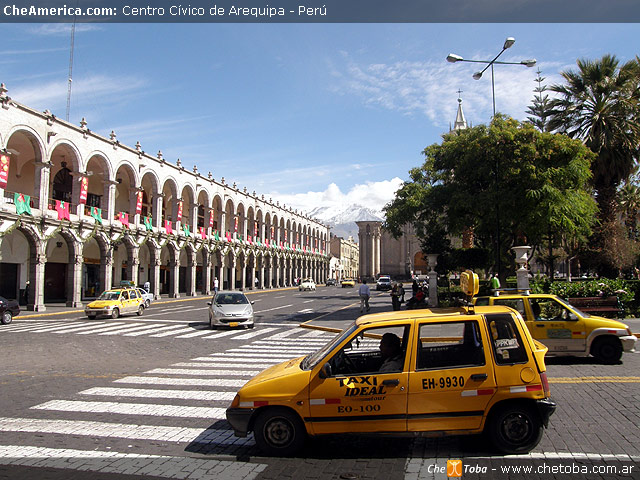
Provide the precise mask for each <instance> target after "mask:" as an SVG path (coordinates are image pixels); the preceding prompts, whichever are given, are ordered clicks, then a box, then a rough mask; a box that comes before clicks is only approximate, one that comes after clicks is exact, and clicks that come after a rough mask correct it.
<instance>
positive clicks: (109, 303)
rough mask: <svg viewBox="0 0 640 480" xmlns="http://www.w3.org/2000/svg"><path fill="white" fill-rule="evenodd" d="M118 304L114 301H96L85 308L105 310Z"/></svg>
mask: <svg viewBox="0 0 640 480" xmlns="http://www.w3.org/2000/svg"><path fill="white" fill-rule="evenodd" d="M119 303H120V302H117V301H114V300H96V301H94V302H91V303H90V304H89V305H87V308H106V307H112V306H114V305H118V304H119Z"/></svg>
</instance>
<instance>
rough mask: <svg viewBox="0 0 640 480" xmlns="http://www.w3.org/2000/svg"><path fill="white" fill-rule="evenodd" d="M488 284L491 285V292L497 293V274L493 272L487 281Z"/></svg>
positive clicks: (498, 286) (498, 281) (498, 283)
mask: <svg viewBox="0 0 640 480" xmlns="http://www.w3.org/2000/svg"><path fill="white" fill-rule="evenodd" d="M489 285H490V286H491V290H493V293H495V294H496V295H498V294H499V293H500V292H499V289H500V279H499V278H498V274H497V273H494V274H493V276H492V277H491V280H490V281H489Z"/></svg>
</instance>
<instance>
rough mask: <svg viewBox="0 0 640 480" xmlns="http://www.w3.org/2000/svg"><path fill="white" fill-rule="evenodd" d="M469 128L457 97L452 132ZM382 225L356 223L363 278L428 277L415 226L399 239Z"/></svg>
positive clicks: (405, 230)
mask: <svg viewBox="0 0 640 480" xmlns="http://www.w3.org/2000/svg"><path fill="white" fill-rule="evenodd" d="M459 93H460V92H459ZM466 128H467V121H466V119H465V117H464V112H463V111H462V99H461V98H458V111H457V114H456V121H455V123H454V125H453V128H451V127H450V128H449V131H457V130H464V129H466ZM382 223H383V222H381V221H379V220H366V221H360V222H356V224H357V225H358V239H359V244H360V269H359V274H360V277H363V278H368V279H371V278H376V277H377V276H378V275H380V274H386V275H391V276H392V277H396V278H398V277H400V278H402V277H405V278H409V277H411V276H412V275H421V274H426V273H427V271H428V269H427V262H426V260H425V258H424V256H423V254H422V249H421V247H420V241H419V239H418V237H416V234H415V231H414V228H413V225H405V226H404V228H403V233H402V236H400V237H399V238H397V239H396V238H393V237H392V236H391V234H390V233H389V232H387V231H385V230H384V229H383V228H382ZM466 238H471V239H473V232H472V231H470V232H468V234H467V235H466ZM471 241H472V240H471ZM470 246H471V245H470Z"/></svg>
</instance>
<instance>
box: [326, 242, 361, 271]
mask: <svg viewBox="0 0 640 480" xmlns="http://www.w3.org/2000/svg"><path fill="white" fill-rule="evenodd" d="M329 245H330V247H329V252H330V254H331V255H333V256H334V257H336V258H337V259H338V262H337V263H336V264H334V267H335V270H333V271H332V272H331V273H332V277H333V278H335V279H336V280H338V281H339V280H341V279H343V278H355V277H357V276H358V272H359V264H360V249H359V247H358V244H357V243H356V242H355V241H354V239H353V237H349V238H347V239H344V238H342V237H336V236H332V237H331V241H330V242H329ZM329 268H331V263H329Z"/></svg>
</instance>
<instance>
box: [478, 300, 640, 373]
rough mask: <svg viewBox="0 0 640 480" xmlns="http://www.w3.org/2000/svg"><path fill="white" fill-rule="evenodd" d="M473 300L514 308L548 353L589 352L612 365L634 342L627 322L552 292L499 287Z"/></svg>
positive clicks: (631, 347) (578, 353) (630, 348)
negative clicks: (593, 312)
mask: <svg viewBox="0 0 640 480" xmlns="http://www.w3.org/2000/svg"><path fill="white" fill-rule="evenodd" d="M473 303H474V304H475V305H476V306H480V305H503V306H507V307H511V308H513V309H515V310H517V311H518V312H519V313H520V315H522V317H523V318H524V320H525V323H526V325H527V327H528V328H529V331H530V332H531V335H532V336H533V338H535V339H536V340H540V341H541V342H542V343H544V344H545V345H546V346H547V347H548V348H549V355H554V356H561V355H571V356H588V355H589V354H591V355H593V356H594V357H595V358H597V359H598V360H600V361H601V362H603V363H608V364H613V363H618V362H619V361H620V358H621V357H622V352H623V351H624V352H633V351H634V347H635V344H636V341H637V338H636V337H635V336H634V335H633V334H632V333H631V330H630V329H629V326H628V325H626V324H624V323H622V322H618V321H616V320H612V319H610V318H604V317H598V316H596V315H590V314H588V313H585V312H582V311H581V310H580V309H579V308H576V307H574V306H573V305H571V304H570V303H568V302H566V301H565V300H563V299H562V298H560V297H558V296H556V295H547V294H528V292H527V291H526V290H522V291H515V292H510V291H508V290H503V291H498V296H487V297H476V298H474V299H473Z"/></svg>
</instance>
